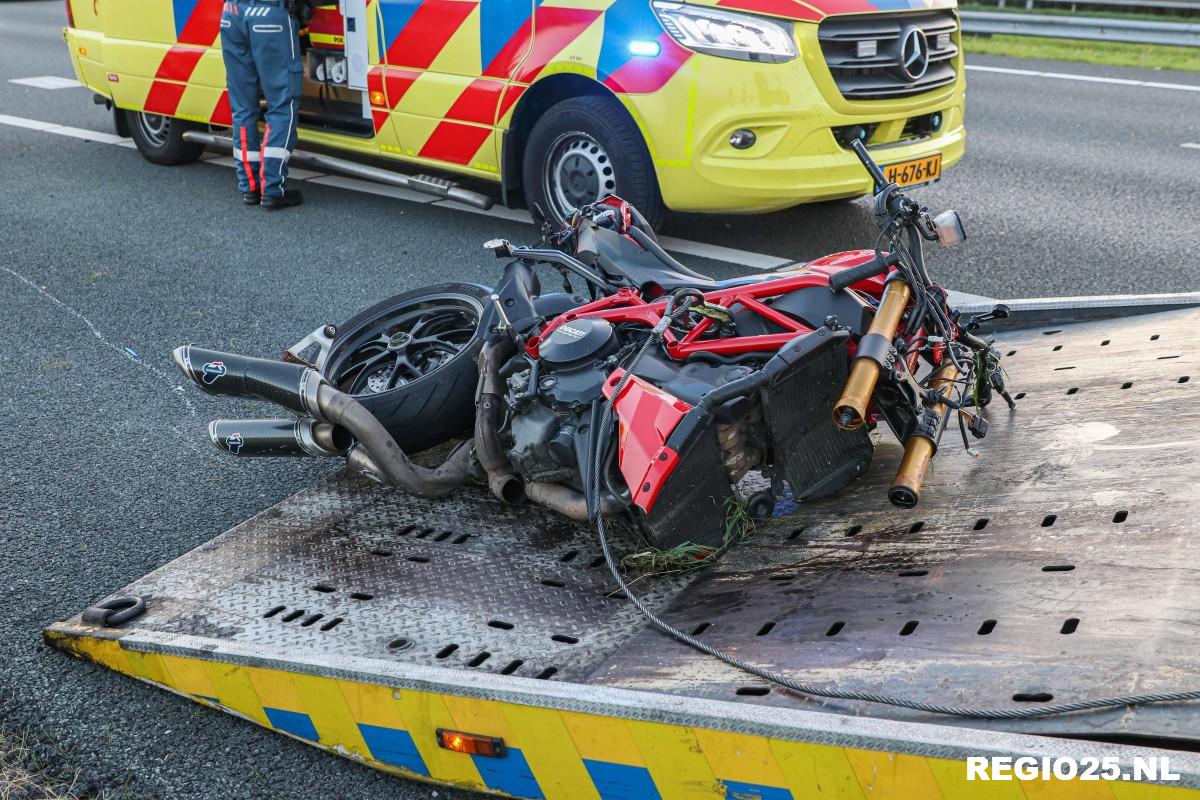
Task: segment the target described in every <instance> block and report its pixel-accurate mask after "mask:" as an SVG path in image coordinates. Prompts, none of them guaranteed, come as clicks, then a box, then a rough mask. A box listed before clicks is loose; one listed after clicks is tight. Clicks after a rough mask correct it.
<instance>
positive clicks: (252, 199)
mask: <svg viewBox="0 0 1200 800" xmlns="http://www.w3.org/2000/svg"><path fill="white" fill-rule="evenodd" d="M261 200H262V195H260V194H259V193H258V192H242V202H243V203H245V204H246V205H248V206H256V205H258V203H259V201H261Z"/></svg>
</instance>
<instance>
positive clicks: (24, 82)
mask: <svg viewBox="0 0 1200 800" xmlns="http://www.w3.org/2000/svg"><path fill="white" fill-rule="evenodd" d="M8 82H9V83H15V84H17V85H18V86H32V87H33V88H35V89H74V88H75V87H77V86H83V84H82V83H80V82H79V81H77V80H75V79H74V78H60V77H58V76H57V75H41V76H39V77H36V78H9V79H8Z"/></svg>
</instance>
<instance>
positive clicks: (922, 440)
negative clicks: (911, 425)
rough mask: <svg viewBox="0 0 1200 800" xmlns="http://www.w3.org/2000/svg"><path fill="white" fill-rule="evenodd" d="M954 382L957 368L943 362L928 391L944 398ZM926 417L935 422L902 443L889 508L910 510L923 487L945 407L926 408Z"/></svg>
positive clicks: (942, 422) (952, 388) (944, 413)
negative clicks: (928, 415)
mask: <svg viewBox="0 0 1200 800" xmlns="http://www.w3.org/2000/svg"><path fill="white" fill-rule="evenodd" d="M957 379H958V368H957V367H955V366H954V364H952V363H950V362H949V361H947V362H946V363H945V364H943V365H942V366H941V367H939V368H938V369H937V371H936V372H934V374H933V376H932V377H931V378H930V381H929V388H930V389H933V390H934V391H936V392H937V393H938V396H939V397H946V396H947V395H949V394H950V393H951V392H952V391H954V382H955V381H956V380H957ZM926 408H927V409H928V411H927V413H932V414H936V415H937V419H936V420H930V421H929V424H927V425H926V426H925V427H924V428H923V432H922V433H914V434H912V435H911V436H909V437H908V441H907V442H905V443H904V458H902V459H901V460H900V468H899V469H898V470H896V479H895V480H894V481H892V488H891V489H889V490H888V499H889V500H891V501H892V505H895V506H899V507H900V508H912V507H913V506H915V505H916V504H917V501H918V500H919V499H920V498H921V485H922V484H923V483H925V473H926V471H927V470H928V469H929V462H930V461H931V460H932V459H933V454H934V453H935V452H937V446H938V441H939V440H940V439H941V438H942V431H943V430H944V429H945V427H946V415H947V414H948V413H950V409H949V407H948V406H947V405H946V404H945V403H935V404H934V405H933V406H926Z"/></svg>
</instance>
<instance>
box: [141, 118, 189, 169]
mask: <svg viewBox="0 0 1200 800" xmlns="http://www.w3.org/2000/svg"><path fill="white" fill-rule="evenodd" d="M125 119H126V122H127V123H128V125H129V136H130V138H132V139H133V143H134V144H135V145H137V149H138V152H139V153H141V154H142V158H144V159H146V160H147V161H149V162H150V163H152V164H165V165H167V166H175V165H177V164H190V163H192V162H193V161H195V160H196V159H198V158H200V156H201V155H203V154H204V145H202V144H199V143H198V142H189V141H186V140H184V138H183V132H184V131H188V130H192V129H193V128H195V126H194V125H192V124H190V123H188V122H185V121H183V120H181V119H175V118H173V117H165V116H162V115H161V114H147V113H146V112H145V111H126V112H125Z"/></svg>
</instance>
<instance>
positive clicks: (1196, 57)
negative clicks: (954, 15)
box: [962, 34, 1200, 72]
mask: <svg viewBox="0 0 1200 800" xmlns="http://www.w3.org/2000/svg"><path fill="white" fill-rule="evenodd" d="M962 40H963V47H964V48H965V49H966V51H967V52H968V53H979V54H984V55H991V56H1013V57H1015V58H1043V59H1046V60H1048V61H1079V62H1083V63H1085V64H1106V65H1109V66H1114V67H1140V68H1142V69H1168V70H1178V71H1180V72H1200V48H1197V47H1171V46H1169V45H1160V44H1127V43H1125V42H1111V43H1110V42H1080V41H1075V40H1072V39H1043V38H1040V37H1038V38H1034V37H1032V36H973V35H970V34H964V35H963V37H962Z"/></svg>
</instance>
